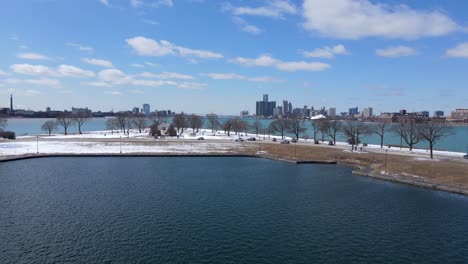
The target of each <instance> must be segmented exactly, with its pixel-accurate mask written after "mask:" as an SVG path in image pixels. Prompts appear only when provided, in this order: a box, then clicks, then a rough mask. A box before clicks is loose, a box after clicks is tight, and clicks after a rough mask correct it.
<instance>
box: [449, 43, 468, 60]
mask: <svg viewBox="0 0 468 264" xmlns="http://www.w3.org/2000/svg"><path fill="white" fill-rule="evenodd" d="M445 56H447V57H453V58H468V42H465V43H461V44H458V45H457V46H456V47H455V48H451V49H448V50H447V51H446V52H445Z"/></svg>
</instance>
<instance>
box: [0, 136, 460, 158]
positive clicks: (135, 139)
mask: <svg viewBox="0 0 468 264" xmlns="http://www.w3.org/2000/svg"><path fill="white" fill-rule="evenodd" d="M148 131H149V130H148V129H145V131H143V132H142V133H138V131H137V130H131V131H130V133H129V134H123V133H119V132H116V131H114V132H113V133H112V131H93V132H85V133H84V134H82V135H80V134H71V135H67V136H65V135H63V134H54V135H52V136H47V135H40V136H39V152H40V153H84V154H85V153H119V152H120V142H119V141H120V138H122V141H123V143H122V152H123V153H208V152H221V153H222V152H226V151H227V150H228V149H233V148H237V147H242V146H243V143H238V142H234V141H235V139H237V138H239V137H242V138H243V139H244V140H246V139H247V138H250V137H255V135H254V134H248V135H247V136H246V135H244V133H239V135H235V133H231V135H230V136H227V134H225V133H224V131H216V132H214V133H213V132H211V130H209V129H201V130H200V131H199V132H198V133H192V130H191V129H187V130H186V131H185V132H184V133H183V135H181V136H180V137H179V138H176V137H174V138H171V137H165V138H159V139H154V138H152V137H150V136H149V135H148V134H149V133H148ZM200 137H203V138H204V140H203V141H201V140H200V141H198V140H197V139H198V138H200ZM259 138H260V139H261V141H262V142H263V141H265V142H272V139H273V138H276V139H277V141H278V142H279V141H281V137H280V136H271V135H270V136H268V135H259ZM259 138H257V140H258V139H259ZM65 139H66V140H65ZM287 139H291V138H290V137H287ZM194 141H196V142H194ZM145 142H148V144H144V143H145ZM156 142H159V143H161V144H159V143H156ZM278 144H279V143H278ZM292 144H293V143H292ZM298 144H300V145H314V140H313V139H307V140H305V139H300V140H299V143H298ZM316 146H317V145H316ZM318 146H320V147H329V146H328V141H325V142H320V144H319V145H318ZM36 148H37V143H36V136H23V137H18V139H17V140H5V141H0V156H9V155H22V154H28V153H36V151H37V149H36ZM333 148H341V149H343V151H346V152H350V151H351V146H350V145H349V144H348V143H345V142H337V144H336V146H333ZM386 150H387V151H388V153H389V154H398V155H409V156H412V157H413V158H414V159H417V160H426V159H427V160H428V158H429V150H425V149H414V150H413V151H412V152H410V151H409V149H408V148H402V149H400V148H395V147H392V148H387V147H384V148H383V149H381V148H380V146H379V145H368V146H367V147H362V150H361V146H360V147H358V153H362V154H366V153H385V152H386ZM464 154H465V153H458V152H449V151H434V155H435V156H436V158H445V159H447V158H456V159H462V158H463V155H464Z"/></svg>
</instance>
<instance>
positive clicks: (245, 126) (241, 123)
mask: <svg viewBox="0 0 468 264" xmlns="http://www.w3.org/2000/svg"><path fill="white" fill-rule="evenodd" d="M239 127H240V129H241V130H242V131H244V133H245V136H248V133H247V132H248V130H249V128H250V125H249V123H247V121H245V120H239Z"/></svg>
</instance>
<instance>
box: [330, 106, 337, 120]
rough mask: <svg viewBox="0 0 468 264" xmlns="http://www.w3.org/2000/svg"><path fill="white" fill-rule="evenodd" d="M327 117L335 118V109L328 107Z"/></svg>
mask: <svg viewBox="0 0 468 264" xmlns="http://www.w3.org/2000/svg"><path fill="white" fill-rule="evenodd" d="M328 117H330V118H335V117H336V108H334V107H330V108H329V109H328Z"/></svg>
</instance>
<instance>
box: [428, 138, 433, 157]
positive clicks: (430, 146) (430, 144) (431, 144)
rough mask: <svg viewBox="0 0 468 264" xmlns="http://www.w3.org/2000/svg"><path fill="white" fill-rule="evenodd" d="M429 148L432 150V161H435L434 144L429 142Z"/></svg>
mask: <svg viewBox="0 0 468 264" xmlns="http://www.w3.org/2000/svg"><path fill="white" fill-rule="evenodd" d="M429 148H430V149H431V159H433V158H434V153H433V150H434V143H433V142H429Z"/></svg>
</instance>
